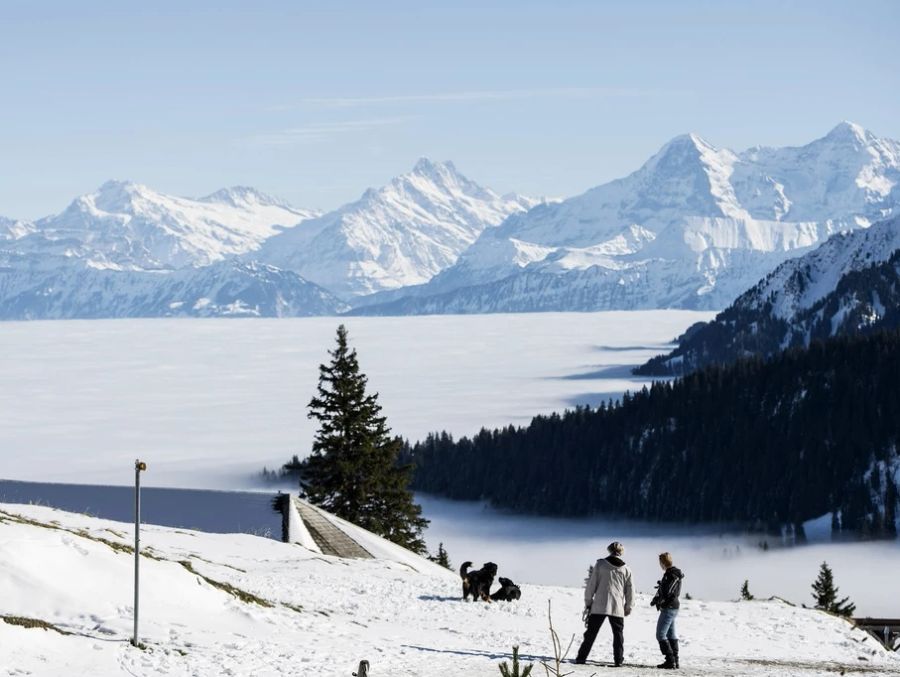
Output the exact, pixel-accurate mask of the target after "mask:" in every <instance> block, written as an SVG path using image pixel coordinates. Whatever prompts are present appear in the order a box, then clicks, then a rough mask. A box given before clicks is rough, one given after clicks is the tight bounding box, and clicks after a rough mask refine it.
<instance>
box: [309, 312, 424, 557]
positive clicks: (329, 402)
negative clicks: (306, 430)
mask: <svg viewBox="0 0 900 677" xmlns="http://www.w3.org/2000/svg"><path fill="white" fill-rule="evenodd" d="M329 355H331V362H330V363H329V364H322V365H320V366H319V386H318V392H317V394H316V396H315V397H313V398H312V400H311V401H310V403H309V414H308V415H309V418H312V419H315V420H317V421H318V422H319V429H318V431H317V432H316V436H315V438H314V440H313V446H312V453H311V454H310V455H309V457H307V458H306V459H305V460H304V461H303V465H302V469H301V473H300V474H301V480H300V487H301V491H302V492H303V495H304V496H305V497H306V498H307V499H308V500H309V501H310V502H311V503H314V504H316V505H318V506H321V507H322V508H324V509H325V510H328V511H330V512H333V513H334V514H336V515H337V516H338V517H341V518H343V519H345V520H347V521H349V522H352V523H354V524H357V525H359V526H361V527H363V528H364V529H368V530H369V531H371V532H373V533H375V534H378V535H379V536H383V537H384V538H386V539H388V540H389V541H393V542H394V543H397V544H398V545H402V546H403V547H405V548H409V549H410V550H412V551H414V552H417V553H425V552H426V550H425V542H424V540H423V539H422V530H423V529H424V528H425V527H426V525H427V524H428V520H426V519H424V518H423V517H422V508H421V507H420V506H419V505H417V504H416V503H414V502H413V495H412V492H411V491H410V490H409V482H410V475H411V471H412V468H411V466H401V465H400V464H399V463H398V456H399V454H400V449H401V447H402V442H401V440H400V439H399V438H395V437H392V436H391V434H390V428H388V426H387V420H386V419H385V417H384V416H382V415H381V405H380V404H379V403H378V394H377V393H374V394H368V393H366V384H367V378H366V376H365V374H363V373H362V372H361V371H360V369H359V361H358V360H357V357H356V350H354V349H351V348H350V346H349V343H348V340H347V329H346V327H344V325H341V326H339V327H338V330H337V347H336V348H335V349H334V350H331V351H329Z"/></svg>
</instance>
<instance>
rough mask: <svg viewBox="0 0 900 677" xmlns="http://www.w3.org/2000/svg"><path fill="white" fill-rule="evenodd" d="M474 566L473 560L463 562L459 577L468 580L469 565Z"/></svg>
mask: <svg viewBox="0 0 900 677" xmlns="http://www.w3.org/2000/svg"><path fill="white" fill-rule="evenodd" d="M470 566H472V563H471V562H463V565H462V566H461V567H460V568H459V577H460V578H461V579H463V580H466V576H467V575H468V573H469V567H470Z"/></svg>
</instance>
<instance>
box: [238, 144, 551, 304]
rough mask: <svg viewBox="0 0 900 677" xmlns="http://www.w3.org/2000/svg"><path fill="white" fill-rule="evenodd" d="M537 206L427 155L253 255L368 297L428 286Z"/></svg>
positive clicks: (350, 293)
mask: <svg viewBox="0 0 900 677" xmlns="http://www.w3.org/2000/svg"><path fill="white" fill-rule="evenodd" d="M537 203H538V200H535V199H532V198H528V197H524V196H522V195H515V194H511V195H503V196H500V195H497V194H496V193H494V192H493V191H492V190H490V189H489V188H484V187H482V186H480V185H478V184H477V183H475V182H474V181H471V180H469V179H468V178H466V177H465V176H463V175H462V174H461V173H460V172H459V171H458V170H457V169H456V167H455V166H454V165H453V163H452V162H432V161H431V160H428V159H426V158H422V159H420V160H419V161H418V162H417V163H416V165H415V167H413V170H412V171H411V172H409V173H407V174H403V175H402V176H398V177H397V178H395V179H393V180H392V181H391V182H390V183H389V184H387V185H385V186H383V187H381V188H378V189H371V188H370V189H369V190H367V191H366V192H365V193H363V195H362V197H361V198H360V199H359V200H357V201H356V202H351V203H350V204H347V205H344V206H343V207H341V208H339V209H337V210H335V211H333V212H329V213H328V214H325V215H323V216H321V217H319V218H317V219H313V220H311V221H307V222H306V223H304V224H303V226H302V227H300V228H293V229H291V230H287V231H285V232H283V233H281V234H279V235H276V236H274V237H272V238H270V239H269V240H268V241H266V243H265V244H264V245H263V247H262V248H261V250H260V251H259V252H255V253H254V254H253V256H254V257H256V258H259V259H260V260H261V261H265V262H267V263H270V264H273V265H276V266H278V267H280V268H285V269H287V270H293V271H295V272H297V273H299V274H300V275H302V276H303V277H305V278H306V279H308V280H312V281H314V282H316V283H317V284H320V285H322V286H324V287H327V288H328V289H331V290H332V291H333V292H335V293H336V294H338V295H339V296H342V297H348V298H349V297H354V296H362V295H366V294H371V293H374V292H379V291H383V290H386V289H398V288H402V287H406V286H410V285H416V284H423V283H425V282H427V281H428V280H430V279H431V278H432V277H434V276H435V275H436V274H438V273H440V272H441V271H442V270H444V269H446V268H448V267H449V266H451V265H453V264H454V263H455V262H456V260H457V258H458V257H459V255H460V254H461V253H462V252H463V251H465V250H466V249H467V248H468V247H469V246H470V245H471V244H472V243H473V242H474V241H475V240H476V239H477V238H478V236H479V235H480V234H481V233H482V232H483V231H484V230H485V229H486V228H488V227H490V226H496V225H498V224H499V223H500V222H501V221H503V220H504V219H505V218H506V217H508V216H510V215H511V214H516V213H520V212H524V211H526V210H527V209H529V208H531V207H533V206H534V205H536V204H537Z"/></svg>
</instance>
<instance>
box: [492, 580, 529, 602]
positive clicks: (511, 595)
mask: <svg viewBox="0 0 900 677" xmlns="http://www.w3.org/2000/svg"><path fill="white" fill-rule="evenodd" d="M521 597H522V590H521V589H520V588H519V586H518V585H516V584H515V583H513V582H512V581H511V580H509V579H508V578H503V577H502V576H501V577H500V589H499V590H498V591H497V592H495V593H494V594H493V595H491V599H492V600H494V601H495V602H512V601H515V600H517V599H520V598H521Z"/></svg>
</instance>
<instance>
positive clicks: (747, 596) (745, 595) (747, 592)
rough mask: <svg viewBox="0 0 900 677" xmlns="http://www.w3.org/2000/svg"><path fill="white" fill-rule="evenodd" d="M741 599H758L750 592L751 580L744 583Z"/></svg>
mask: <svg viewBox="0 0 900 677" xmlns="http://www.w3.org/2000/svg"><path fill="white" fill-rule="evenodd" d="M741 599H742V600H745V601H747V602H749V601H750V600H753V599H756V598H755V597H754V596H753V595H752V594H751V593H750V581H744V584H743V585H742V586H741Z"/></svg>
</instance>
